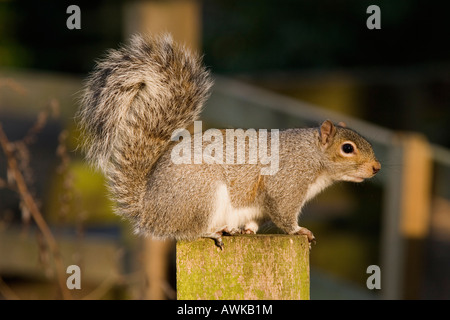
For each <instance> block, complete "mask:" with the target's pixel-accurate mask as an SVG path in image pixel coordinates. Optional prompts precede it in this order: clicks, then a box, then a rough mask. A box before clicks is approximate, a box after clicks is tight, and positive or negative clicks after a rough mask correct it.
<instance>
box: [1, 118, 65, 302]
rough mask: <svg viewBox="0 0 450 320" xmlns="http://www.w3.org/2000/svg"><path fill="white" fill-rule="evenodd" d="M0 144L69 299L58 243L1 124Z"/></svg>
mask: <svg viewBox="0 0 450 320" xmlns="http://www.w3.org/2000/svg"><path fill="white" fill-rule="evenodd" d="M0 144H1V146H2V148H3V151H4V153H5V155H6V159H7V162H8V167H9V169H10V171H11V173H12V175H13V176H14V180H15V181H16V184H17V188H18V191H19V194H20V197H21V198H22V200H23V202H24V203H25V205H26V206H27V207H28V209H29V210H30V213H31V216H32V217H33V220H34V221H35V222H36V225H37V226H38V228H39V230H40V231H41V232H42V234H43V236H44V238H45V240H46V242H47V243H48V246H49V248H50V250H51V251H52V253H53V258H54V261H55V269H56V275H57V279H58V283H59V286H60V289H61V293H62V295H63V298H64V299H71V298H72V296H71V294H70V292H69V291H68V289H67V287H66V282H65V273H64V271H63V270H64V267H63V263H62V260H61V254H60V252H59V248H58V244H57V242H56V240H55V238H54V237H53V234H52V232H51V230H50V228H49V226H48V225H47V223H46V222H45V220H44V218H43V216H42V214H41V212H40V210H39V208H38V206H37V204H36V202H35V200H34V198H33V197H32V196H31V194H30V192H29V190H28V187H27V184H26V182H25V179H24V177H23V175H22V173H21V172H20V170H19V167H18V164H17V160H16V158H15V157H14V154H13V152H12V151H11V147H10V142H9V140H8V138H7V136H6V134H5V132H4V131H3V127H2V125H1V124H0Z"/></svg>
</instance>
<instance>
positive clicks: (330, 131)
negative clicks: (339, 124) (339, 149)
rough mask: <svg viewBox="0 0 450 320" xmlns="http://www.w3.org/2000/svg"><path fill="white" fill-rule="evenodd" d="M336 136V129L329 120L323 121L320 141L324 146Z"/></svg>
mask: <svg viewBox="0 0 450 320" xmlns="http://www.w3.org/2000/svg"><path fill="white" fill-rule="evenodd" d="M335 134H336V127H335V126H334V124H333V122H331V121H330V120H325V121H324V122H323V123H322V125H321V126H320V141H321V142H322V144H323V145H326V144H327V143H328V142H330V140H331V139H332V138H333V137H334V135H335Z"/></svg>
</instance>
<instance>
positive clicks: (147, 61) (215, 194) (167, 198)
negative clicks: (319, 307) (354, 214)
mask: <svg viewBox="0 0 450 320" xmlns="http://www.w3.org/2000/svg"><path fill="white" fill-rule="evenodd" d="M211 86H212V81H211V79H210V76H209V72H208V71H207V70H206V69H205V68H204V66H203V65H202V63H201V61H200V59H199V57H198V56H195V55H193V54H192V53H190V52H189V51H188V50H186V49H185V48H183V47H180V46H178V45H176V44H174V43H173V41H172V38H171V37H170V36H168V35H164V36H162V37H149V38H144V37H141V36H134V37H133V38H132V40H131V43H130V44H129V45H128V46H125V47H122V48H120V49H118V50H111V51H110V52H109V53H108V54H107V56H106V57H105V58H104V59H103V60H101V61H100V62H99V63H98V64H97V66H96V68H95V69H94V71H93V73H92V74H91V75H90V77H89V78H88V80H87V82H86V88H85V91H84V96H83V99H82V106H81V108H80V111H79V113H78V118H79V123H80V126H81V128H82V129H83V131H84V132H85V143H84V149H85V152H86V155H87V159H88V160H89V161H90V162H92V163H93V164H94V165H96V166H97V167H99V168H100V169H101V170H102V171H103V172H104V173H105V175H106V177H107V178H108V180H109V188H110V191H111V195H112V198H113V199H114V200H115V202H116V204H117V208H116V211H117V213H118V214H120V215H122V216H124V217H127V218H128V219H130V221H131V222H132V223H133V225H134V227H135V229H136V231H137V232H139V233H143V234H146V235H151V236H154V237H157V238H166V237H171V238H175V239H195V238H197V237H201V236H212V237H216V236H214V235H215V234H216V233H219V235H218V236H217V237H219V238H220V232H221V230H220V228H219V227H220V226H219V225H215V224H214V221H217V219H219V220H220V218H221V217H220V214H230V215H231V214H234V215H239V214H243V213H242V212H244V211H243V210H246V208H251V210H253V211H254V212H257V213H260V214H257V215H255V216H254V217H247V216H245V219H244V216H243V219H244V220H242V221H240V220H239V219H238V218H239V217H233V219H237V220H239V221H240V222H239V224H240V225H239V226H238V227H239V229H240V230H241V231H245V232H246V231H248V230H246V229H248V228H250V227H246V226H247V224H248V223H251V222H252V221H253V220H254V221H253V222H254V223H255V224H256V225H258V224H260V223H262V222H264V221H266V220H272V221H273V222H274V223H275V224H276V225H277V226H278V227H280V228H281V229H282V230H283V231H285V232H286V233H290V234H307V235H308V238H309V239H310V241H311V240H313V239H314V237H313V235H312V233H311V232H310V231H309V230H307V229H305V228H301V227H299V226H298V216H299V214H300V211H301V208H302V206H303V205H304V204H305V202H306V201H308V200H309V199H310V198H312V197H313V196H315V195H316V194H317V193H318V192H320V191H321V190H323V189H324V188H326V187H327V186H329V185H331V184H332V183H333V182H335V181H339V180H349V181H356V180H359V179H360V178H361V179H365V178H370V177H372V176H373V175H374V174H375V173H376V171H378V170H379V167H380V164H379V162H378V161H377V160H376V158H375V155H374V154H373V150H372V147H371V146H370V144H369V143H368V142H367V141H366V140H365V139H364V138H362V137H361V136H360V135H359V134H357V133H356V132H354V131H352V130H350V129H347V128H344V127H341V126H334V125H333V124H332V123H331V122H330V121H325V122H324V123H323V124H322V125H321V126H320V127H318V128H308V129H289V130H284V131H281V132H280V136H279V139H280V140H279V141H280V150H279V168H280V169H279V171H278V172H277V173H276V174H274V175H266V176H262V175H261V174H260V172H261V164H256V165H250V164H239V165H237V164H228V165H227V164H205V163H203V164H174V163H173V162H172V161H171V157H170V155H171V151H172V148H173V147H174V145H175V143H174V142H171V141H170V137H171V135H172V133H173V132H174V130H175V129H179V128H186V127H188V126H189V125H190V124H191V123H192V122H193V121H194V120H196V119H197V118H198V116H199V113H200V112H201V109H202V106H203V103H204V102H205V100H206V99H207V97H208V95H209V90H210V87H211ZM224 141H225V139H224ZM345 141H351V142H352V143H354V144H355V146H356V148H357V150H356V151H355V154H354V155H351V156H347V155H345V154H343V153H342V151H341V149H340V148H341V145H342V144H343V143H344V142H345ZM269 145H270V143H269ZM221 187H223V190H225V193H224V192H222V194H221V193H220V192H219V191H220V190H222V189H220V188H221ZM218 190H219V191H218ZM221 197H223V198H224V199H225V200H227V199H229V201H228V200H227V201H228V202H229V204H228V205H229V207H230V208H233V209H232V210H228V211H227V210H225V211H223V213H222V211H221V210H222V209H221V208H220V204H221V202H220V201H219V200H220V199H221ZM214 219H216V220H214ZM237 220H236V221H237ZM241 222H242V223H241ZM223 227H225V228H227V227H229V226H226V225H225V226H223ZM250 231H256V228H253V229H251V230H250Z"/></svg>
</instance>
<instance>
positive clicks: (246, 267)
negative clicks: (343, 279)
mask: <svg viewBox="0 0 450 320" xmlns="http://www.w3.org/2000/svg"><path fill="white" fill-rule="evenodd" d="M223 242H224V245H225V246H224V250H223V251H221V250H220V249H219V248H218V247H216V246H215V245H214V242H213V241H212V240H209V239H199V240H196V241H180V242H178V243H177V298H178V299H180V300H193V299H195V300H197V299H202V300H218V299H220V300H229V299H237V300H241V299H246V300H256V299H258V300H260V299H276V300H294V299H302V300H306V299H309V244H308V240H307V238H306V236H289V235H239V236H232V237H223Z"/></svg>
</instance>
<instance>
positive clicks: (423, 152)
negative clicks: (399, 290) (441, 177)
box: [400, 134, 432, 299]
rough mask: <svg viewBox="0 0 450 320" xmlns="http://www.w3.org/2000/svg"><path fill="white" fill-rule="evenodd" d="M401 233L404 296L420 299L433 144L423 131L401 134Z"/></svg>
mask: <svg viewBox="0 0 450 320" xmlns="http://www.w3.org/2000/svg"><path fill="white" fill-rule="evenodd" d="M402 144H403V146H402V147H403V173H402V184H403V185H402V197H401V202H400V203H401V216H400V219H401V220H400V228H401V234H402V235H403V237H404V239H405V243H404V246H405V252H404V272H405V273H404V278H403V290H404V294H403V298H405V299H420V298H421V297H420V292H421V285H422V282H421V281H422V279H423V266H424V261H425V251H424V249H425V247H424V245H425V241H426V239H427V236H428V234H429V230H430V216H431V181H432V161H431V159H432V158H431V147H430V145H429V143H428V141H427V140H426V138H425V137H424V136H422V135H420V134H407V135H404V136H402Z"/></svg>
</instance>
